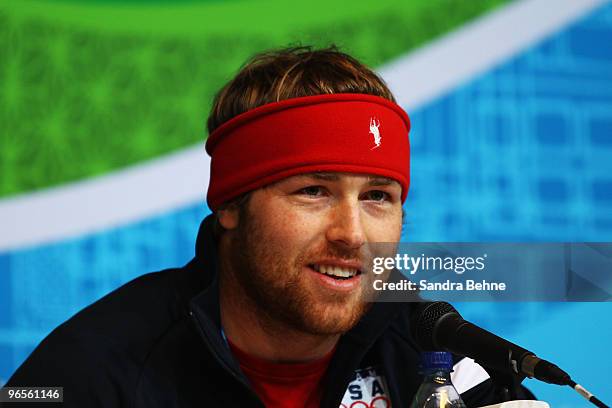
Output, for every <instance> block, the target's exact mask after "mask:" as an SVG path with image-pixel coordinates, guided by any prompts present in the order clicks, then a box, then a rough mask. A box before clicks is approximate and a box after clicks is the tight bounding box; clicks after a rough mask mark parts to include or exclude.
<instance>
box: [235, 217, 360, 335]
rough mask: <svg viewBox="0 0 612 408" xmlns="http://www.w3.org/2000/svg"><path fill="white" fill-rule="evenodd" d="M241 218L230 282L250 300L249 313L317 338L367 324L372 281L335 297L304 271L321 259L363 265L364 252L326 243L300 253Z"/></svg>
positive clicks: (246, 304)
mask: <svg viewBox="0 0 612 408" xmlns="http://www.w3.org/2000/svg"><path fill="white" fill-rule="evenodd" d="M241 212H244V213H243V214H241V215H240V225H239V226H238V228H237V229H236V230H234V231H233V232H234V234H233V236H232V242H231V245H230V247H231V251H230V253H231V254H234V258H233V259H232V260H231V261H230V264H231V274H232V279H229V280H228V281H230V282H232V284H234V285H238V286H239V288H235V289H237V290H236V291H235V293H241V294H243V295H244V296H246V297H247V298H248V299H243V304H244V305H245V306H246V307H249V306H251V307H254V308H255V309H256V313H257V314H258V315H260V316H261V317H264V316H265V317H266V319H265V320H268V321H272V322H276V323H281V324H283V325H286V326H287V327H290V328H293V329H294V330H296V331H300V332H304V333H308V334H313V335H333V334H341V333H344V332H346V331H348V330H350V329H351V328H352V327H353V326H354V325H355V324H356V323H357V322H358V321H359V320H360V319H361V317H362V316H363V315H364V314H365V313H366V311H367V310H368V308H369V307H370V305H371V304H370V303H367V302H365V298H366V294H365V281H366V279H364V280H363V281H362V282H363V284H362V285H361V287H359V288H358V289H357V290H356V291H354V292H351V293H348V294H347V293H340V292H336V293H334V292H331V291H329V290H325V291H323V290H320V288H318V287H317V286H316V285H313V282H312V281H313V280H312V279H311V277H309V276H307V275H306V274H310V273H312V272H309V271H308V270H306V269H304V267H305V266H307V265H308V263H309V262H314V261H316V260H320V259H329V258H333V259H346V260H359V259H360V255H361V254H360V251H359V250H351V249H346V248H341V247H339V246H338V245H334V244H333V243H329V242H323V243H321V244H318V245H314V244H313V248H312V249H304V250H302V251H299V252H297V253H296V251H295V248H286V249H285V248H283V246H282V243H281V242H278V241H275V240H274V238H275V237H274V236H272V235H273V234H274V232H273V231H268V232H266V230H265V229H264V228H262V227H261V226H260V225H258V222H257V220H256V219H255V218H254V217H251V216H250V215H249V214H248V213H246V211H241ZM275 243H276V245H275ZM291 258H293V259H291ZM228 289H230V290H231V288H228ZM230 295H231V293H230ZM262 320H263V319H262Z"/></svg>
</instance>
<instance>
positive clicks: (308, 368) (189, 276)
mask: <svg viewBox="0 0 612 408" xmlns="http://www.w3.org/2000/svg"><path fill="white" fill-rule="evenodd" d="M409 128H410V124H409V120H408V116H407V115H406V114H405V112H404V111H403V110H402V109H401V108H400V107H399V106H398V105H396V104H395V102H394V98H393V96H392V94H391V92H390V91H389V89H388V88H387V87H386V85H385V84H384V82H383V81H382V80H381V79H380V78H379V77H378V76H377V75H376V74H375V73H374V72H372V71H371V70H370V69H368V68H367V67H365V66H363V65H362V64H361V63H359V62H358V61H356V60H355V59H353V58H352V57H350V56H348V55H346V54H344V53H341V52H339V51H338V50H337V49H335V48H333V47H332V48H329V49H323V50H312V49H310V48H306V47H298V48H290V49H285V50H280V51H276V52H270V53H264V54H260V55H258V56H256V57H255V58H253V59H252V60H251V61H250V62H249V63H248V64H247V65H246V66H244V67H243V68H242V70H241V71H240V72H239V73H238V74H237V76H236V77H235V78H234V79H233V80H232V81H230V82H229V83H228V84H227V85H226V86H225V87H224V88H223V89H222V90H221V91H220V92H219V94H218V95H217V96H216V99H215V101H214V106H213V109H212V112H211V115H210V117H209V119H208V131H209V133H210V135H211V136H210V137H209V139H208V141H207V144H206V149H207V151H208V153H209V154H210V155H211V157H212V161H211V179H210V185H209V190H208V196H207V201H208V204H209V207H210V208H211V209H212V211H213V214H212V215H210V216H208V217H207V218H206V219H205V220H204V221H203V222H202V225H201V227H200V231H199V234H198V239H197V243H196V255H195V258H194V259H193V260H192V261H191V262H190V263H189V264H187V265H186V266H185V267H183V268H179V269H172V270H167V271H162V272H157V273H153V274H149V275H145V276H142V277H140V278H138V279H136V280H134V281H132V282H130V283H128V284H126V285H125V286H123V287H121V288H119V289H118V290H116V291H114V292H113V293H111V294H109V295H107V296H106V297H104V298H102V299H101V300H99V301H98V302H96V303H94V304H93V305H91V306H89V307H88V308H86V309H84V310H83V311H81V312H80V313H78V314H77V315H76V316H74V317H73V318H72V319H70V320H69V321H67V322H66V323H64V324H62V325H61V326H60V327H58V328H57V329H56V330H55V331H54V332H53V333H52V334H51V335H49V336H48V337H47V338H46V339H45V340H44V341H43V342H42V343H41V345H40V346H39V347H38V348H37V349H36V350H35V351H34V352H33V353H32V355H31V356H30V357H29V358H28V360H27V361H26V362H25V363H24V364H23V365H22V366H21V367H20V368H19V369H18V370H17V372H16V373H15V374H14V376H13V377H12V378H11V379H10V380H9V382H8V384H7V385H8V386H63V387H64V399H65V405H64V406H69V407H97V406H100V407H102V406H104V407H114V406H129V407H179V406H180V407H259V406H264V405H265V406H268V407H318V406H321V407H334V408H335V407H339V406H341V407H347V408H348V407H353V408H354V407H388V406H391V405H393V406H395V407H406V406H408V405H409V404H410V401H411V400H412V398H413V395H414V393H415V391H416V389H417V387H418V386H419V384H420V382H421V377H420V376H419V373H418V368H417V367H418V357H419V350H418V347H417V346H416V345H415V343H414V341H413V340H412V339H411V337H410V335H409V330H408V315H409V312H410V304H398V303H372V302H369V300H370V298H369V288H370V286H371V285H370V279H371V274H369V273H368V270H367V265H368V259H369V258H370V257H371V253H370V250H371V248H370V246H369V244H371V243H376V242H397V241H399V239H400V236H401V229H402V203H403V202H404V200H405V199H406V197H407V193H408V186H409V144H408V132H409ZM464 366H465V365H464ZM458 371H465V368H461V370H459V369H458ZM481 371H482V370H481ZM478 375H480V377H479V376H478ZM478 375H477V376H476V377H473V376H470V377H472V378H476V379H477V380H476V381H475V382H473V383H469V382H470V381H469V380H461V381H462V383H464V384H463V385H462V386H461V388H463V389H464V390H467V391H466V392H465V393H464V394H463V398H464V399H465V401H466V403H467V404H468V405H469V406H479V405H485V404H487V403H491V402H494V401H493V400H494V397H493V396H492V390H491V386H490V384H489V383H488V382H487V381H484V382H481V383H480V384H477V383H478V382H479V381H480V380H483V379H484V377H482V372H479V373H478ZM466 381H467V382H466ZM474 385H475V386H474Z"/></svg>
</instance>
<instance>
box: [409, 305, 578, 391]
mask: <svg viewBox="0 0 612 408" xmlns="http://www.w3.org/2000/svg"><path fill="white" fill-rule="evenodd" d="M410 320H411V321H410V327H411V332H412V336H413V338H414V339H415V340H416V342H417V344H418V345H419V346H420V347H421V348H422V349H424V350H446V351H450V352H451V353H455V354H458V355H461V356H467V357H470V358H472V359H474V360H475V361H476V362H477V363H479V364H480V365H482V366H485V367H489V368H491V369H494V370H499V371H502V372H512V373H515V374H518V375H523V376H526V377H529V378H536V379H538V380H540V381H544V382H547V383H550V384H558V385H570V384H571V383H572V380H571V378H570V376H569V374H567V373H566V372H565V371H563V370H561V369H560V368H559V367H557V366H556V365H554V364H552V363H550V362H548V361H546V360H542V359H541V358H538V357H537V356H536V355H535V354H534V353H532V352H531V351H529V350H525V349H524V348H522V347H519V346H517V345H516V344H513V343H510V342H509V341H507V340H504V339H502V338H501V337H499V336H496V335H495V334H493V333H491V332H489V331H487V330H484V329H481V328H480V327H478V326H476V325H475V324H472V323H470V322H468V321H466V320H464V319H463V318H462V317H461V315H460V314H459V312H457V310H455V308H454V307H453V306H451V305H450V304H448V303H446V302H423V303H418V304H417V305H416V307H415V308H414V309H413V310H412V312H411V319H410Z"/></svg>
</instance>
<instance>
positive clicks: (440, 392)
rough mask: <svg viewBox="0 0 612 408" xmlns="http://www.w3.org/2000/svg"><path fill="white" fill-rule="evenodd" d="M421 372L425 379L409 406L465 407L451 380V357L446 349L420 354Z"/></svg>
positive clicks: (429, 407)
mask: <svg viewBox="0 0 612 408" xmlns="http://www.w3.org/2000/svg"><path fill="white" fill-rule="evenodd" d="M421 369H422V371H421V373H422V374H423V375H424V376H425V379H424V381H423V383H422V384H421V386H420V387H419V389H418V390H417V393H416V395H415V397H414V400H413V401H412V405H411V408H467V407H466V405H465V403H464V402H463V400H462V399H461V397H460V396H459V393H458V392H457V390H456V389H455V387H454V386H453V383H452V382H451V378H450V373H451V371H453V357H452V355H451V353H447V352H446V351H431V352H426V353H423V354H422V355H421Z"/></svg>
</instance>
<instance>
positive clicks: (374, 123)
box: [370, 117, 382, 150]
mask: <svg viewBox="0 0 612 408" xmlns="http://www.w3.org/2000/svg"><path fill="white" fill-rule="evenodd" d="M379 127H380V121H379V120H377V119H376V117H371V118H370V133H371V134H372V136H374V145H375V146H372V148H371V149H370V150H374V149H376V148H377V147H380V142H381V139H382V138H381V137H380V131H379V130H378V128H379Z"/></svg>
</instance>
